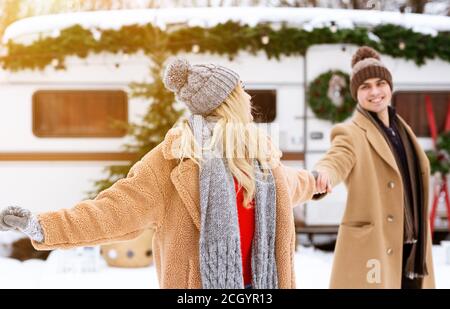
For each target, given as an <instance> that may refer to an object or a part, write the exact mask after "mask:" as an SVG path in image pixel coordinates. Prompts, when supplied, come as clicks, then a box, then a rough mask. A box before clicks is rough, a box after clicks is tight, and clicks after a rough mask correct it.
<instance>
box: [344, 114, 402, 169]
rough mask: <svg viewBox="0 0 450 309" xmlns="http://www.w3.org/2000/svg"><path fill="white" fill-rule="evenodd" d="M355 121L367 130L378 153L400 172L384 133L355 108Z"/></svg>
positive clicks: (367, 134) (370, 140) (368, 138)
mask: <svg viewBox="0 0 450 309" xmlns="http://www.w3.org/2000/svg"><path fill="white" fill-rule="evenodd" d="M353 122H354V123H355V124H356V125H358V126H359V127H361V128H362V129H363V130H364V131H365V132H366V136H367V140H368V141H369V143H370V144H371V145H372V148H373V149H374V150H375V151H376V152H377V153H378V155H379V156H380V157H381V158H382V159H383V160H384V161H385V162H386V163H387V164H389V166H390V167H392V168H393V169H394V170H395V171H396V172H397V173H400V171H399V169H398V166H397V163H396V162H395V158H394V155H393V154H392V151H391V149H390V148H389V145H388V143H387V142H386V140H385V139H384V137H383V135H381V134H380V132H378V129H377V128H376V127H375V126H374V125H373V123H372V122H370V120H369V119H367V118H366V117H365V116H364V115H363V114H361V113H360V112H359V111H358V110H355V114H354V116H353Z"/></svg>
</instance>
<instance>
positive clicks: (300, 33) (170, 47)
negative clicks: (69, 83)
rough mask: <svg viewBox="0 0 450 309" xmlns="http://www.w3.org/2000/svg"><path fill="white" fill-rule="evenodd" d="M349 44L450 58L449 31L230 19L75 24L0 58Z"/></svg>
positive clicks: (302, 49) (22, 61)
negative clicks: (109, 26)
mask: <svg viewBox="0 0 450 309" xmlns="http://www.w3.org/2000/svg"><path fill="white" fill-rule="evenodd" d="M337 43H349V44H355V45H368V46H370V47H373V48H375V49H376V50H378V51H379V52H381V53H383V54H387V55H390V56H392V57H395V58H404V59H407V60H412V61H414V62H415V63H416V64H417V65H422V64H424V63H425V60H426V59H434V58H441V59H443V60H444V61H448V62H450V33H449V32H437V33H435V35H430V34H423V33H419V32H415V31H413V29H409V28H404V27H402V26H400V25H393V24H382V25H378V26H376V27H373V28H372V29H368V28H363V27H355V28H343V29H337V28H336V26H335V25H334V26H333V25H330V27H322V28H314V29H309V28H306V27H304V28H301V27H289V26H287V25H285V24H283V25H281V27H279V29H274V28H272V27H271V26H270V25H269V24H257V25H256V26H249V25H247V24H240V23H239V22H234V21H228V22H225V23H221V24H217V25H216V26H214V27H210V28H203V27H199V26H196V27H188V26H180V25H175V26H174V27H171V26H170V25H167V27H166V29H165V30H161V29H160V28H158V27H157V26H153V25H152V24H146V25H128V26H122V27H121V28H120V29H118V30H105V29H97V28H94V29H85V28H83V27H82V26H80V25H75V26H72V27H69V28H66V29H64V30H61V31H60V32H59V35H57V36H50V37H41V38H39V39H37V40H35V41H33V43H31V44H29V45H24V44H20V43H14V42H13V41H11V40H10V41H9V42H8V43H7V53H6V55H4V56H2V57H0V63H1V65H2V66H3V68H4V69H7V70H10V71H18V70H23V69H40V70H42V69H44V68H45V67H46V66H47V65H49V64H52V63H54V64H55V65H54V67H55V68H56V69H65V66H64V59H65V57H67V56H78V57H81V58H86V57H87V56H88V55H89V53H101V52H110V53H114V54H117V53H123V54H134V53H137V52H139V51H143V52H144V53H145V54H151V53H152V52H154V51H157V50H165V51H167V52H169V53H170V54H177V53H180V52H195V53H212V54H219V55H227V56H228V57H229V58H230V59H232V58H233V57H234V56H236V55H237V54H238V52H239V51H248V52H251V53H256V52H258V51H264V52H265V53H266V55H267V57H268V58H273V57H275V58H276V59H279V58H280V56H283V55H286V56H294V55H305V53H306V51H307V50H308V48H309V47H310V46H312V45H317V44H337Z"/></svg>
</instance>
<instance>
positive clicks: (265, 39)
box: [261, 35, 270, 45]
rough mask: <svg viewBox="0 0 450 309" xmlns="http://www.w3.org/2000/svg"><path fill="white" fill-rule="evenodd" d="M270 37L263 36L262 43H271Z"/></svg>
mask: <svg viewBox="0 0 450 309" xmlns="http://www.w3.org/2000/svg"><path fill="white" fill-rule="evenodd" d="M269 41H270V38H269V36H268V35H264V36H262V37H261V43H263V45H267V44H269Z"/></svg>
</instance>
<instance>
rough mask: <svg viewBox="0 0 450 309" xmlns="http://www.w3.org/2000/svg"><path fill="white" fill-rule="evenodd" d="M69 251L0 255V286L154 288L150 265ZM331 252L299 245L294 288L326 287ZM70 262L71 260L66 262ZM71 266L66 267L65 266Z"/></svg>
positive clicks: (449, 280) (449, 271)
mask: <svg viewBox="0 0 450 309" xmlns="http://www.w3.org/2000/svg"><path fill="white" fill-rule="evenodd" d="M433 255H434V265H435V273H436V284H437V287H438V288H442V289H443V288H447V289H448V288H450V264H446V263H445V254H444V248H443V247H442V246H434V247H433ZM81 259H82V258H81V257H78V256H77V255H76V254H73V252H70V251H61V250H57V251H53V252H52V253H51V255H50V256H49V258H48V260H47V261H41V260H28V261H25V262H19V261H17V260H13V259H9V258H0V277H1V279H2V280H0V288H59V289H64V288H87V289H95V288H106V289H113V288H142V289H146V288H150V289H152V288H158V287H159V286H158V282H157V279H156V269H155V267H154V266H150V267H145V268H137V269H129V268H114V267H108V266H107V265H106V264H105V263H104V261H103V260H99V261H98V262H97V264H95V263H94V264H95V265H97V267H98V271H96V272H82V271H79V270H78V268H77V267H73V266H74V265H78V266H79V265H83V263H84V262H83V260H81ZM84 259H86V257H85V258H84ZM332 260H333V254H332V253H328V252H323V251H320V250H317V249H314V248H312V247H309V248H306V247H299V248H298V250H297V252H296V263H295V267H296V274H297V287H298V288H300V289H305V288H313V289H326V288H327V287H328V280H329V278H330V273H331V264H332ZM70 261H72V262H73V263H70ZM68 265H69V266H70V265H71V266H72V268H70V267H69V268H68V267H67V266H68Z"/></svg>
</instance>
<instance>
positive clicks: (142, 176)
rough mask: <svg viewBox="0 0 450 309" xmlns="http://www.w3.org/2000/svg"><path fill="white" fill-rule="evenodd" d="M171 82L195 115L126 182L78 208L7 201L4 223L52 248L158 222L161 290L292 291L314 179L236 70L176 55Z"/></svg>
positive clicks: (122, 234)
mask: <svg viewBox="0 0 450 309" xmlns="http://www.w3.org/2000/svg"><path fill="white" fill-rule="evenodd" d="M164 83H165V85H166V87H167V88H168V89H169V90H171V91H173V92H174V93H175V94H176V97H177V99H178V100H180V101H182V102H184V103H185V104H186V106H187V107H188V109H189V110H190V111H191V112H192V116H191V117H190V118H189V119H188V120H185V121H182V122H181V123H180V124H179V125H178V126H177V127H175V128H173V129H171V130H170V131H169V132H168V133H167V135H166V137H165V139H164V141H163V142H162V143H161V144H160V145H158V146H157V147H155V148H154V149H153V150H152V151H150V152H149V153H148V154H147V155H145V156H144V157H143V158H142V160H141V161H139V162H138V163H136V164H135V165H134V166H133V167H132V169H131V170H130V173H129V175H128V176H127V178H125V179H122V180H119V181H117V182H116V183H115V184H114V185H113V186H112V187H111V188H109V189H107V190H105V191H103V192H101V193H100V194H99V195H98V196H97V197H96V198H95V199H94V200H87V201H83V202H81V203H79V204H78V205H76V206H75V207H73V208H72V209H62V210H59V211H56V212H47V213H41V214H40V215H38V216H34V215H33V214H31V213H30V212H29V211H27V210H24V209H22V208H19V207H9V208H7V209H5V210H4V211H3V212H1V213H0V228H1V229H3V230H8V229H12V228H18V229H20V230H22V231H23V232H24V233H25V234H27V235H28V236H29V237H30V238H31V239H32V242H33V245H34V246H35V248H37V249H39V250H45V249H54V248H71V247H76V246H92V245H96V244H100V243H104V242H111V241H118V240H127V239H132V238H135V237H137V236H138V235H139V234H140V233H141V232H142V231H143V230H145V229H146V228H148V227H149V226H152V227H153V228H154V229H155V237H154V241H153V253H154V259H155V262H156V268H157V273H158V279H159V282H160V286H161V287H163V288H201V287H203V288H243V287H253V288H294V287H295V281H294V280H295V275H294V265H293V263H294V260H293V256H294V254H293V253H294V248H295V229H294V220H293V212H292V207H293V206H295V205H298V204H299V203H301V202H303V201H306V200H308V199H310V198H311V197H312V195H313V194H314V193H315V192H314V191H315V180H314V177H313V176H312V174H310V173H308V172H306V171H304V170H301V171H297V170H294V169H292V168H288V167H285V166H283V165H282V164H281V163H280V161H279V158H280V152H279V150H278V149H276V147H275V146H274V145H272V144H271V143H270V140H269V139H268V137H267V136H266V134H264V133H263V132H260V131H259V130H258V129H257V127H256V126H255V124H254V123H253V122H252V120H253V119H252V116H251V101H250V99H251V98H250V96H249V95H248V94H247V93H246V92H245V91H244V90H243V88H242V86H241V84H240V78H239V76H238V74H237V73H236V72H234V71H232V70H230V69H228V68H225V67H222V66H217V65H213V64H206V65H190V64H189V63H188V62H187V61H186V60H183V59H176V60H175V61H173V62H172V63H170V64H169V65H168V67H167V68H166V71H165V74H164Z"/></svg>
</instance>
